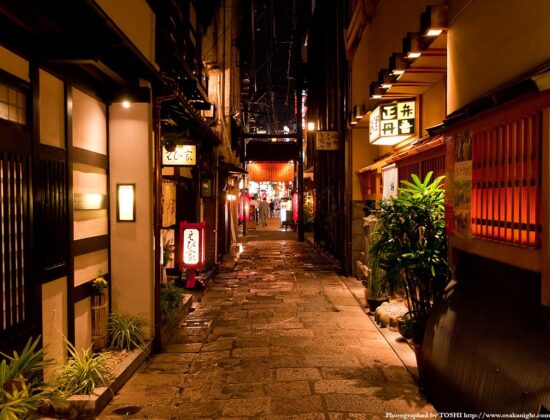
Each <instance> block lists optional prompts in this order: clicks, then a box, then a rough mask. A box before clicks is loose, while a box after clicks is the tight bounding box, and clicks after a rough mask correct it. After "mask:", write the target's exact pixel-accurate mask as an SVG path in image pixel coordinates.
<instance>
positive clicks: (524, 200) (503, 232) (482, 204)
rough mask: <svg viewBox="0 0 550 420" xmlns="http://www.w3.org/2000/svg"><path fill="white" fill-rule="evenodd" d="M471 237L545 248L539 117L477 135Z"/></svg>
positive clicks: (473, 153) (518, 121)
mask: <svg viewBox="0 0 550 420" xmlns="http://www.w3.org/2000/svg"><path fill="white" fill-rule="evenodd" d="M472 147H473V151H472V235H473V236H475V237H479V238H485V239H492V240H497V241H501V242H506V243H509V244H513V245H518V246H526V247H533V248H539V247H540V246H541V216H540V213H541V178H542V172H541V156H542V152H541V115H540V113H536V114H533V115H531V116H529V117H526V118H523V119H520V120H517V121H512V122H510V123H507V124H504V125H500V126H497V127H493V128H491V129H488V130H485V131H480V132H476V133H474V135H473V146H472Z"/></svg>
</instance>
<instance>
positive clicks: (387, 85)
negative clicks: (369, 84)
mask: <svg viewBox="0 0 550 420" xmlns="http://www.w3.org/2000/svg"><path fill="white" fill-rule="evenodd" d="M392 86H393V85H392V84H391V83H382V84H381V85H380V87H381V88H382V89H389V88H391V87H392Z"/></svg>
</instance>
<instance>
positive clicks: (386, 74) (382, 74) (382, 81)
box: [378, 69, 395, 90]
mask: <svg viewBox="0 0 550 420" xmlns="http://www.w3.org/2000/svg"><path fill="white" fill-rule="evenodd" d="M394 81H395V78H394V77H393V76H392V75H391V74H390V71H389V70H388V69H382V70H380V71H379V72H378V85H379V86H380V87H381V88H382V89H386V90H387V89H390V88H391V87H392V86H393V82H394Z"/></svg>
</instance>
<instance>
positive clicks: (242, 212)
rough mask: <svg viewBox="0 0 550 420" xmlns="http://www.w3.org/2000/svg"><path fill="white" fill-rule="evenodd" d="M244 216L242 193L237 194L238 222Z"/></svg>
mask: <svg viewBox="0 0 550 420" xmlns="http://www.w3.org/2000/svg"><path fill="white" fill-rule="evenodd" d="M243 218H244V194H242V193H241V194H239V222H242V221H243Z"/></svg>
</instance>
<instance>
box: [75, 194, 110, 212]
mask: <svg viewBox="0 0 550 420" xmlns="http://www.w3.org/2000/svg"><path fill="white" fill-rule="evenodd" d="M73 208H74V209H75V210H100V209H105V208H107V196H106V195H105V194H98V193H75V194H74V196H73Z"/></svg>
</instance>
